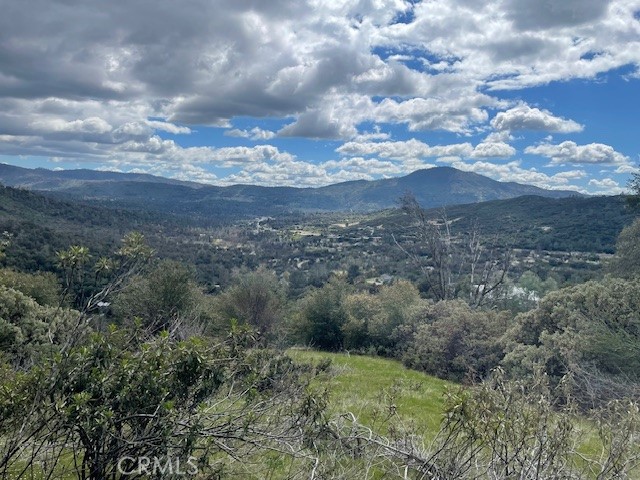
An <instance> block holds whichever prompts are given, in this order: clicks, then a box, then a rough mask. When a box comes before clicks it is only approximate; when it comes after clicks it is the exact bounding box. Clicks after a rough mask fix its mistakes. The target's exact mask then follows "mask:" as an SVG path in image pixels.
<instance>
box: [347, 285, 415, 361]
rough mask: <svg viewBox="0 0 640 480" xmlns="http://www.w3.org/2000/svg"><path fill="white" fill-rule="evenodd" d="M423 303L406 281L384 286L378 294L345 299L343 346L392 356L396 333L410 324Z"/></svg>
mask: <svg viewBox="0 0 640 480" xmlns="http://www.w3.org/2000/svg"><path fill="white" fill-rule="evenodd" d="M421 303H422V301H421V299H420V295H419V292H418V290H417V289H416V287H415V286H414V285H413V284H411V283H409V282H407V281H399V282H395V283H393V284H392V285H387V286H383V287H381V288H380V291H379V292H378V293H376V294H370V293H354V294H351V295H348V296H346V297H345V300H344V306H345V309H346V311H347V321H346V323H345V324H344V325H343V327H342V331H343V334H344V342H345V343H344V347H345V348H347V349H352V350H367V349H372V350H373V351H374V352H375V353H377V354H381V355H391V354H392V353H393V350H394V348H395V345H394V340H393V337H392V333H393V331H394V330H395V329H396V328H397V327H399V326H400V325H403V324H404V323H406V322H409V320H410V318H411V316H412V314H413V313H414V311H415V310H416V309H417V308H419V305H420V304H421Z"/></svg>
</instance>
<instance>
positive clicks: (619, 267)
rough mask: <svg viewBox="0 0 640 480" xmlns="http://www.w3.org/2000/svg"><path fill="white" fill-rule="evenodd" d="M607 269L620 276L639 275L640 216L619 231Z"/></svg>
mask: <svg viewBox="0 0 640 480" xmlns="http://www.w3.org/2000/svg"><path fill="white" fill-rule="evenodd" d="M609 271H610V272H611V273H613V274H614V275H616V276H618V277H622V278H632V277H636V276H638V275H640V218H637V219H636V220H634V222H633V223H632V224H631V225H628V226H626V227H625V228H623V229H622V232H620V235H619V236H618V241H617V243H616V253H615V255H614V256H613V258H612V259H611V261H610V263H609Z"/></svg>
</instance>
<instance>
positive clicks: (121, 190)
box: [0, 164, 578, 217]
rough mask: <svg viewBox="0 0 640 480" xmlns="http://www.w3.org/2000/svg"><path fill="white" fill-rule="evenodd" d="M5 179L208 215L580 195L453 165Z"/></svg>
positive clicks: (2, 174)
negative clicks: (377, 173)
mask: <svg viewBox="0 0 640 480" xmlns="http://www.w3.org/2000/svg"><path fill="white" fill-rule="evenodd" d="M0 183H2V184H4V185H6V186H12V187H21V188H27V189H30V190H37V191H41V192H48V193H49V194H55V195H57V196H62V197H65V198H69V199H83V200H86V201H92V202H98V203H100V202H102V203H104V202H107V203H108V204H110V205H114V206H119V207H125V208H138V209H143V210H152V211H158V212H164V213H177V214H190V215H198V216H204V217H220V216H234V217H237V216H256V215H277V214H282V213H289V212H329V211H335V212H339V211H357V212H367V211H375V210H381V209H384V208H389V207H393V206H396V205H397V202H398V199H399V198H400V197H401V196H402V195H403V194H405V193H407V192H411V193H413V194H414V195H415V197H416V198H417V200H418V201H419V202H420V204H421V205H423V206H424V207H426V208H430V207H439V206H443V205H454V204H463V203H476V202H483V201H487V200H499V199H507V198H514V197H519V196H522V195H538V196H543V197H550V198H563V197H569V196H576V195H578V194H576V193H575V192H572V191H561V190H545V189H542V188H538V187H534V186H531V185H522V184H519V183H504V182H498V181H496V180H492V179H490V178H488V177H484V176H482V175H478V174H476V173H470V172H463V171H460V170H456V169H455V168H451V167H436V168H431V169H427V170H418V171H416V172H413V173H411V174H409V175H407V176H404V177H398V178H389V179H382V180H373V181H366V180H358V181H351V182H344V183H338V184H334V185H329V186H326V187H318V188H295V187H261V186H256V185H233V186H228V187H219V186H212V185H203V184H199V183H194V182H183V181H178V180H171V179H167V178H162V177H156V176H153V175H146V174H134V173H116V172H101V171H95V170H62V171H51V170H46V169H41V168H38V169H26V168H20V167H15V166H10V165H4V164H0Z"/></svg>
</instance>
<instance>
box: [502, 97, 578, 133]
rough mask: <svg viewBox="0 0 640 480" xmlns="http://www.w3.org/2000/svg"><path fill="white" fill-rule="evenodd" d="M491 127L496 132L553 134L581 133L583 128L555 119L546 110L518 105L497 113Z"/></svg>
mask: <svg viewBox="0 0 640 480" xmlns="http://www.w3.org/2000/svg"><path fill="white" fill-rule="evenodd" d="M491 126H492V127H493V128H495V129H496V130H498V131H518V130H534V131H543V132H554V133H572V132H581V131H582V130H583V129H584V127H583V126H582V125H580V124H579V123H577V122H574V121H573V120H566V119H564V118H561V117H556V116H555V115H553V114H552V113H551V112H549V111H548V110H540V109H539V108H532V107H530V106H528V105H524V104H523V105H518V106H517V107H514V108H511V109H509V110H507V111H505V112H499V113H498V114H497V115H496V116H495V117H494V118H493V120H491Z"/></svg>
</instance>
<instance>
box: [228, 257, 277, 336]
mask: <svg viewBox="0 0 640 480" xmlns="http://www.w3.org/2000/svg"><path fill="white" fill-rule="evenodd" d="M285 302H286V299H285V292H284V289H283V287H282V285H281V284H280V283H279V282H278V279H277V277H276V276H275V275H274V274H273V273H271V272H268V271H266V270H264V269H261V270H258V271H255V272H250V273H245V274H241V275H239V276H237V277H236V278H235V280H234V283H233V285H232V286H231V287H230V288H229V289H228V290H226V291H225V292H223V293H222V294H221V295H219V296H218V297H216V305H217V312H218V314H219V315H220V316H221V318H222V319H223V320H224V321H225V324H226V327H227V328H228V326H229V325H231V322H232V321H234V320H235V321H237V322H239V323H240V324H243V325H249V326H251V327H252V328H254V329H255V330H256V331H257V332H258V333H259V334H260V335H261V336H263V337H265V338H269V337H272V336H271V335H270V334H271V333H272V332H273V331H274V329H275V328H276V327H278V326H279V325H280V324H281V323H282V320H283V317H284V309H285Z"/></svg>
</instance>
